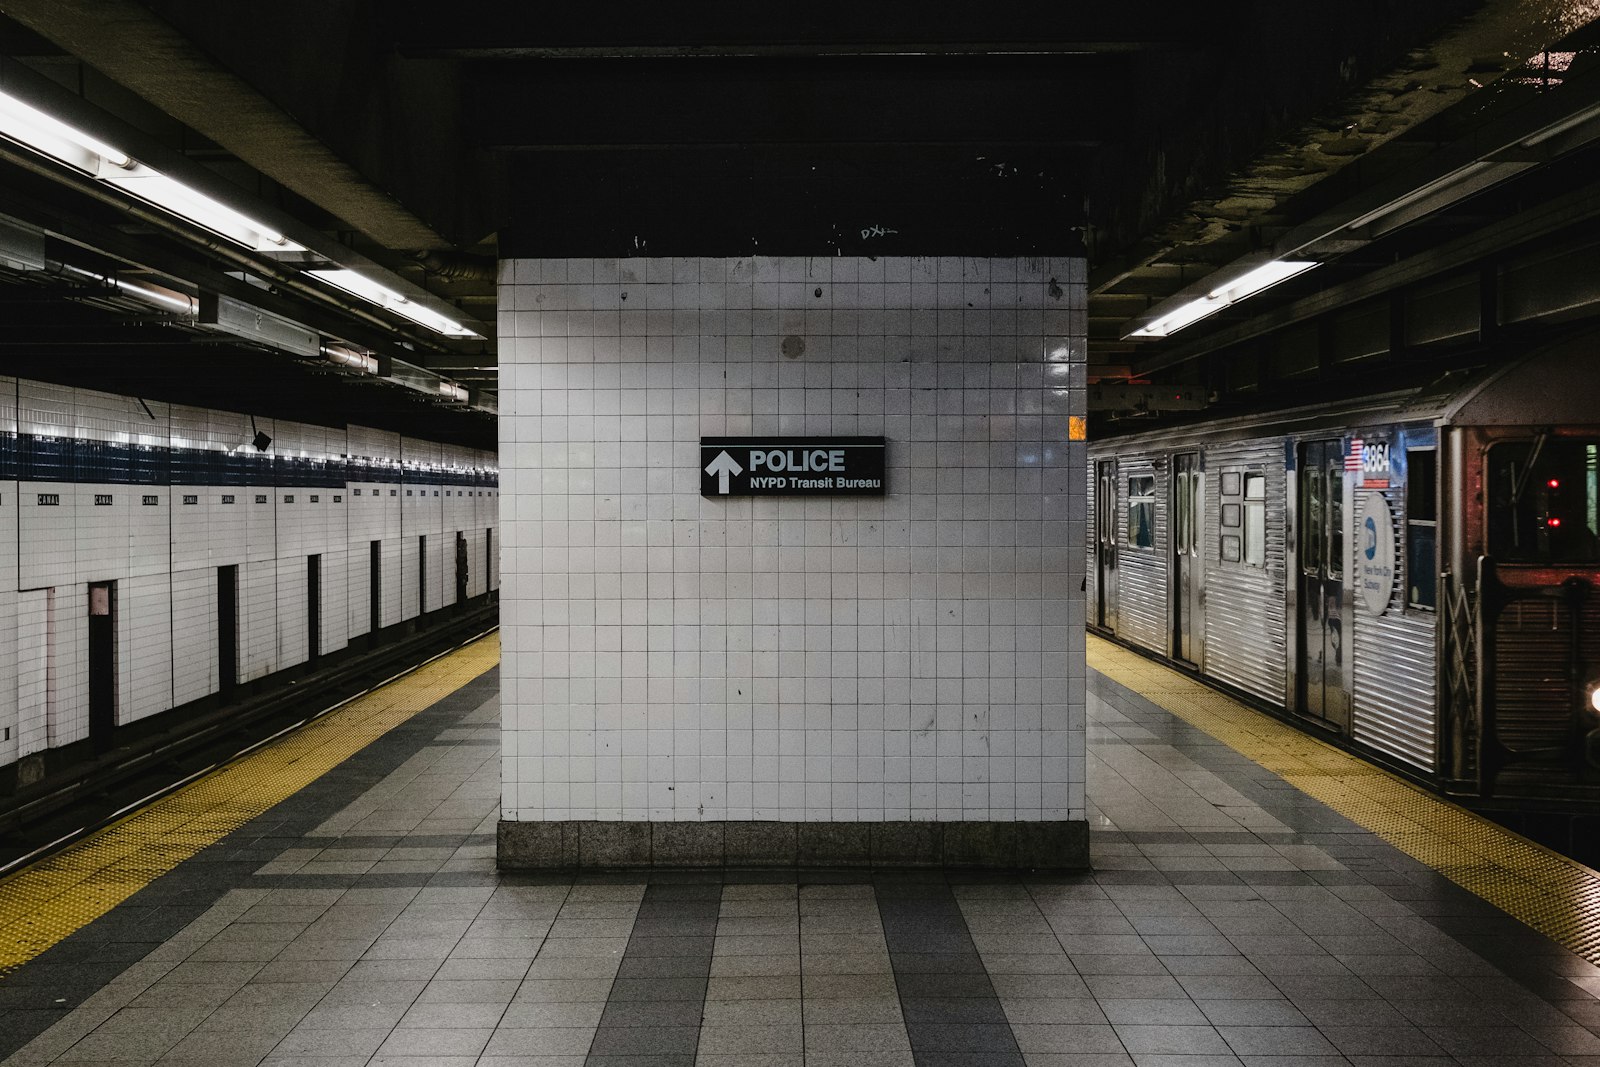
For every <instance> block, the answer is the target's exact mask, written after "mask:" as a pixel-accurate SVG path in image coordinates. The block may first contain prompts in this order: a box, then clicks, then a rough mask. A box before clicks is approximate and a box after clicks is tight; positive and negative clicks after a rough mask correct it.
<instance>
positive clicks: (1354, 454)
mask: <svg viewBox="0 0 1600 1067" xmlns="http://www.w3.org/2000/svg"><path fill="white" fill-rule="evenodd" d="M1361 443H1362V442H1361V438H1359V437H1352V438H1350V451H1348V452H1346V453H1345V454H1344V469H1345V470H1347V471H1358V472H1359V471H1360V470H1361Z"/></svg>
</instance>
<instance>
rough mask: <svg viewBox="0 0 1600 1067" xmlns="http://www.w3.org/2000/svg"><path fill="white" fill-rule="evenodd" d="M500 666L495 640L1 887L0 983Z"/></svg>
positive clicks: (334, 715) (368, 697) (367, 698)
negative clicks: (201, 851) (209, 848)
mask: <svg viewBox="0 0 1600 1067" xmlns="http://www.w3.org/2000/svg"><path fill="white" fill-rule="evenodd" d="M498 662H500V637H499V635H498V634H491V635H489V636H487V637H483V638H480V639H479V640H477V641H474V642H472V643H471V644H469V645H467V646H465V647H463V648H460V649H457V650H456V651H455V652H452V653H450V654H448V655H445V656H441V657H440V658H438V659H435V660H433V661H431V662H429V663H426V664H424V665H423V666H421V667H419V668H417V669H416V670H414V671H412V672H410V673H409V674H406V675H404V676H403V677H400V678H397V679H396V680H394V681H392V682H390V683H388V684H387V685H384V686H382V687H380V688H378V689H375V690H373V691H372V692H371V693H367V694H365V695H363V696H360V697H357V698H356V699H355V700H352V701H351V702H350V703H348V704H346V705H345V706H344V707H342V708H339V709H338V710H336V711H333V712H330V713H329V714H327V715H324V716H323V717H322V718H320V719H316V720H314V721H313V722H311V723H308V724H307V725H306V726H304V727H302V728H300V729H298V730H295V731H293V732H292V733H288V734H285V735H284V736H283V737H281V738H279V739H277V740H276V741H273V742H271V743H270V744H267V745H265V746H263V747H262V748H259V749H257V750H256V751H254V752H252V753H250V754H248V755H246V756H243V757H241V758H239V759H237V760H234V761H233V762H231V763H227V764H224V765H223V766H221V767H219V768H217V769H216V770H215V771H212V772H211V773H210V774H207V775H206V776H204V777H203V778H199V779H196V780H195V781H194V782H191V783H190V784H189V785H186V786H184V787H183V788H181V789H179V790H177V791H176V792H174V793H172V794H170V795H168V796H166V797H163V798H162V799H160V800H157V801H155V802H154V803H152V804H150V805H148V806H147V807H144V808H142V809H140V810H139V811H136V812H134V813H133V814H131V815H129V816H127V817H126V818H124V819H122V820H120V821H118V822H116V823H113V824H112V825H110V826H108V827H106V828H105V829H103V830H100V831H98V832H97V833H95V834H93V835H91V836H90V837H88V838H85V839H84V840H83V841H80V842H78V843H77V844H75V845H72V846H71V847H69V848H66V849H64V850H63V851H61V852H59V853H56V854H55V855H53V856H50V857H48V858H47V859H44V860H41V861H40V862H38V863H35V864H33V865H32V866H29V867H25V868H23V869H22V870H20V871H18V872H16V873H15V874H13V875H11V876H10V877H9V878H7V879H6V880H5V881H3V882H0V976H3V975H5V974H8V973H10V972H11V971H13V970H15V969H16V968H17V967H19V966H21V965H22V964H24V963H26V962H27V961H28V960H30V959H32V958H33V957H35V956H37V955H39V954H40V953H41V952H44V951H45V950H46V949H48V948H50V947H51V946H52V945H54V944H56V943H57V942H58V941H60V940H62V939H63V938H65V937H66V936H67V935H68V934H71V933H72V932H73V931H74V930H77V929H79V928H80V927H83V926H86V925H88V924H89V923H91V922H93V921H94V920H95V919H98V918H99V917H100V916H102V915H104V914H105V913H106V912H108V911H110V910H111V909H112V908H114V907H116V906H117V905H118V904H120V903H121V902H122V901H124V900H126V899H128V898H129V897H130V896H132V895H133V894H134V893H136V892H138V891H139V890H140V889H142V888H144V887H145V886H146V885H149V884H150V883H151V882H152V881H154V880H155V879H156V878H159V877H160V876H161V875H163V874H166V873H167V872H168V871H170V870H172V869H173V868H174V867H176V866H178V864H180V863H182V862H183V861H184V860H186V859H188V858H189V857H191V856H193V855H194V854H195V853H197V852H199V851H200V850H201V849H203V848H205V847H207V846H208V845H212V844H215V843H216V842H218V841H220V840H222V838H223V837H225V836H226V835H227V834H229V833H230V832H232V831H234V830H236V829H238V828H239V827H240V826H243V825H244V824H245V823H247V822H249V821H250V820H251V819H253V818H255V817H257V816H258V815H261V814H262V813H263V812H265V811H267V810H268V809H269V808H271V807H272V806H273V805H275V804H277V803H279V802H281V801H283V800H286V799H287V798H289V797H291V796H293V795H294V794H295V793H297V792H299V791H300V790H301V789H304V788H305V787H306V786H308V785H310V784H311V783H312V782H314V781H316V780H317V779H318V778H320V777H321V776H322V775H324V774H326V773H327V772H328V771H330V770H332V769H333V768H334V767H336V766H338V765H339V764H340V763H342V762H344V761H345V760H346V759H348V758H349V757H351V756H353V755H355V754H356V753H357V752H359V751H360V750H361V749H362V748H364V747H366V746H367V745H368V744H370V743H371V742H372V741H374V740H376V739H377V738H379V737H381V736H383V734H385V733H387V732H388V731H389V730H392V729H394V728H395V727H396V726H398V725H400V724H401V723H402V722H404V721H406V720H407V719H409V718H411V717H412V716H413V715H415V714H417V713H418V712H420V711H423V710H424V709H426V708H428V707H431V706H432V705H433V704H435V703H437V702H438V701H439V700H441V699H442V698H444V697H446V696H449V695H450V694H451V693H453V692H455V691H456V690H457V689H460V688H461V687H462V686H464V685H466V684H467V683H468V682H470V681H472V680H473V679H474V678H477V677H478V676H479V675H481V674H483V673H484V672H485V671H488V670H489V669H491V668H492V667H494V666H495V664H497V663H498Z"/></svg>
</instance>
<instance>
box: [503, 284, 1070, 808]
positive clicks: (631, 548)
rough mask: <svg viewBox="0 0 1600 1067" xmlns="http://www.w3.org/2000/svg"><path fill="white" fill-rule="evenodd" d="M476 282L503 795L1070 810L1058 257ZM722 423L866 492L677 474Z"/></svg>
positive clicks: (1066, 504)
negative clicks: (750, 494) (856, 456)
mask: <svg viewBox="0 0 1600 1067" xmlns="http://www.w3.org/2000/svg"><path fill="white" fill-rule="evenodd" d="M500 281H501V289H500V309H501V311H500V327H499V333H500V338H501V345H500V352H501V379H500V380H501V393H500V396H501V413H500V434H501V437H500V441H501V445H500V456H501V461H502V467H503V478H504V489H505V493H506V504H505V511H504V515H505V520H506V521H505V529H506V547H507V552H506V557H505V558H506V564H507V578H506V589H505V590H504V591H503V593H502V606H501V617H502V642H503V648H504V656H505V670H504V672H503V674H502V683H501V685H502V708H503V719H502V722H503V729H504V736H503V745H502V755H503V760H504V764H503V768H502V783H503V817H504V818H505V819H507V820H511V821H540V820H552V821H553V820H591V819H597V820H623V821H628V820H750V819H758V820H759V819H778V820H789V821H806V820H823V821H879V820H884V821H895V820H938V821H947V820H949V821H978V820H998V821H1009V820H1082V819H1083V818H1084V817H1085V816H1084V789H1083V783H1084V673H1083V621H1084V620H1083V599H1082V592H1081V587H1082V582H1083V577H1084V575H1083V567H1084V564H1083V559H1084V556H1083V544H1082V536H1083V535H1082V530H1083V516H1084V500H1085V495H1086V484H1085V478H1084V470H1085V467H1084V463H1085V457H1084V444H1083V443H1082V442H1081V441H1076V442H1069V437H1070V432H1069V417H1070V416H1071V415H1074V414H1077V415H1081V414H1082V413H1083V411H1084V358H1085V351H1086V346H1085V342H1084V337H1085V330H1084V326H1085V323H1084V311H1083V308H1084V265H1083V262H1082V261H1081V260H1072V259H1060V260H1025V259H994V260H987V259H909V258H898V259H896V258H885V259H877V260H874V259H871V258H851V257H839V258H817V259H803V258H794V259H787V258H746V259H639V260H621V261H619V260H603V259H601V260H531V259H527V260H513V261H506V262H503V263H502V264H501V276H500ZM754 434H791V435H857V434H870V435H877V434H882V435H885V436H886V437H887V439H888V460H887V462H888V479H889V482H888V484H889V493H888V495H887V496H886V497H885V498H882V499H870V498H859V497H858V498H843V497H837V498H810V499H801V498H789V499H777V498H760V499H752V498H737V499H726V500H721V499H704V498H702V497H701V495H700V471H699V467H700V464H699V455H700V453H699V438H700V437H701V436H702V435H707V436H720V435H727V436H745V435H754Z"/></svg>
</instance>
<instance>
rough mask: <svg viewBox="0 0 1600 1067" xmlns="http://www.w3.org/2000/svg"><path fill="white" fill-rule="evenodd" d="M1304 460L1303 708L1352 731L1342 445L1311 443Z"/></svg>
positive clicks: (1300, 553)
mask: <svg viewBox="0 0 1600 1067" xmlns="http://www.w3.org/2000/svg"><path fill="white" fill-rule="evenodd" d="M1299 458H1300V470H1299V475H1300V477H1299V486H1300V488H1299V501H1298V504H1299V508H1298V514H1299V527H1300V537H1299V541H1298V544H1297V556H1298V560H1297V562H1298V567H1297V570H1298V573H1299V585H1298V589H1297V593H1298V597H1297V600H1298V603H1299V608H1300V611H1299V614H1300V619H1299V633H1298V637H1299V649H1300V655H1299V663H1298V665H1297V666H1298V670H1297V671H1296V676H1297V678H1298V685H1297V689H1298V690H1299V692H1298V694H1297V696H1298V704H1299V710H1300V711H1301V712H1302V713H1304V714H1306V715H1310V716H1313V717H1315V718H1319V719H1323V720H1325V721H1326V722H1327V723H1328V724H1329V725H1331V726H1335V727H1337V728H1338V729H1340V730H1341V731H1348V730H1349V728H1350V693H1349V691H1348V690H1347V689H1346V687H1345V680H1344V679H1345V657H1346V656H1347V655H1349V645H1348V643H1347V642H1346V640H1345V637H1346V635H1347V634H1348V633H1349V628H1348V627H1347V626H1346V620H1345V614H1346V602H1345V588H1344V571H1345V541H1344V506H1345V505H1344V448H1343V444H1342V442H1340V441H1308V442H1306V443H1305V444H1302V445H1301V446H1300V457H1299Z"/></svg>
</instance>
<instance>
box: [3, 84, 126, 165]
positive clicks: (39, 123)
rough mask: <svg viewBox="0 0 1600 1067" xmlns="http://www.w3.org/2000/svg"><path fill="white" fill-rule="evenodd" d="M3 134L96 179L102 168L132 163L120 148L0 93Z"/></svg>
mask: <svg viewBox="0 0 1600 1067" xmlns="http://www.w3.org/2000/svg"><path fill="white" fill-rule="evenodd" d="M0 134H5V135H6V136H7V137H9V138H11V139H12V140H13V141H21V142H22V143H23V144H25V145H27V146H29V147H30V148H32V149H34V150H35V151H38V152H43V153H44V154H45V155H47V156H50V157H51V158H53V159H57V160H60V161H61V162H62V163H66V164H68V165H69V166H73V167H76V168H78V169H79V170H82V171H87V172H88V173H90V174H93V175H95V176H96V177H99V176H100V172H101V170H103V169H106V168H114V167H126V166H127V165H128V164H130V163H132V162H133V160H132V159H131V158H129V156H128V154H127V153H126V152H124V151H122V150H121V149H119V148H113V147H112V146H111V145H108V144H106V143H105V142H104V141H101V140H99V139H98V138H96V137H93V136H91V135H89V134H87V133H84V132H83V131H82V130H79V129H76V128H74V127H72V126H68V125H67V124H66V123H65V122H62V121H61V120H59V119H56V118H54V117H52V116H50V115H47V114H45V113H44V112H43V111H40V110H39V109H38V108H36V107H34V106H33V105H31V104H25V103H23V102H22V101H21V100H18V99H17V98H16V97H14V96H11V95H9V94H7V93H0Z"/></svg>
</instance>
